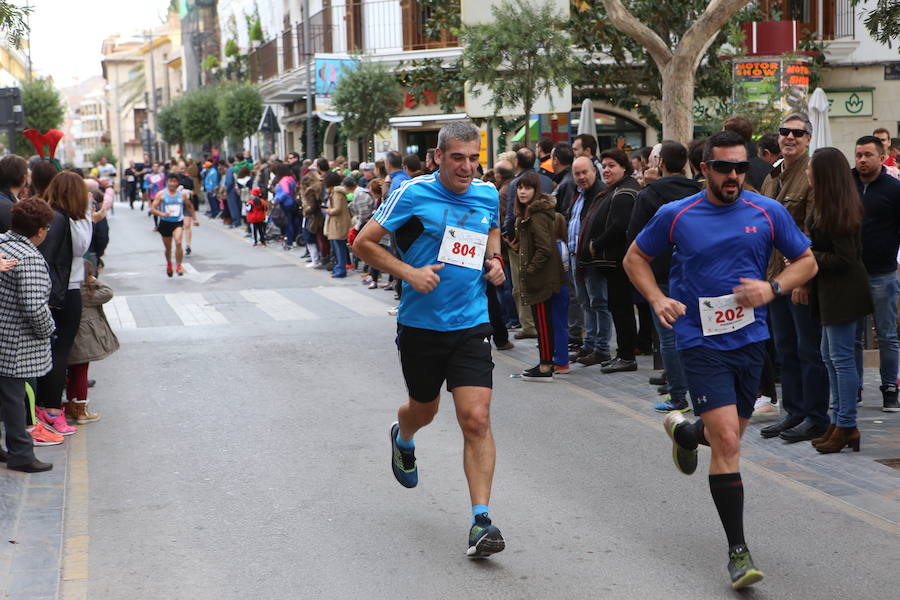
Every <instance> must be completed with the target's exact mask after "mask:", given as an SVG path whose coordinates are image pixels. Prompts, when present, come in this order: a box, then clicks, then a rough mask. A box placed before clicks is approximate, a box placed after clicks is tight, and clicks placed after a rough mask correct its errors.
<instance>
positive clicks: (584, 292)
mask: <svg viewBox="0 0 900 600" xmlns="http://www.w3.org/2000/svg"><path fill="white" fill-rule="evenodd" d="M572 176H573V177H574V179H575V184H576V185H577V186H578V187H577V189H576V193H575V197H574V199H573V200H572V205H571V207H570V208H569V212H568V213H567V214H566V222H567V223H568V239H567V245H568V248H569V265H570V267H569V271H568V272H569V277H570V278H571V279H570V282H569V285H571V286H573V287H574V288H575V291H576V297H577V299H578V305H579V306H580V307H581V311H582V318H583V322H584V340H583V341H582V343H581V346H580V348H579V349H578V350H577V351H576V352H574V353H573V354H571V355H570V356H569V360H570V361H575V362H578V363H580V364H582V365H585V366H591V365H596V364H599V363H602V362H604V361H607V360H609V359H610V356H609V336H610V334H611V333H612V315H611V314H610V312H609V308H608V307H607V290H606V279H605V278H604V277H603V275H601V274H600V273H599V272H598V270H597V269H594V268H587V269H584V268H582V267H579V265H578V246H579V242H580V240H579V237H580V236H581V230H582V227H583V226H584V219H585V217H586V216H587V214H588V212H590V210H591V208H592V207H593V204H594V202H595V201H596V200H597V198H599V197H600V196H602V195H603V194H604V193H605V192H606V185H604V183H603V181H602V180H601V179H600V178H599V177H598V176H597V169H595V168H594V163H593V162H592V161H591V159H590V157H588V156H580V157H578V158H576V159H575V162H573V163H572Z"/></svg>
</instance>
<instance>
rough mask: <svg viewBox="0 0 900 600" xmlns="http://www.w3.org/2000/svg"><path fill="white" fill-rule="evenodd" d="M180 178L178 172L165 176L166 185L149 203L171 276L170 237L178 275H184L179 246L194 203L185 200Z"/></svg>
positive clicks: (167, 272)
mask: <svg viewBox="0 0 900 600" xmlns="http://www.w3.org/2000/svg"><path fill="white" fill-rule="evenodd" d="M180 183H181V178H180V177H179V176H178V173H175V172H172V173H169V175H168V177H166V187H165V188H163V189H162V190H161V191H159V192H157V194H156V197H155V198H154V199H153V204H151V205H150V214H151V215H154V216H156V217H159V225H158V227H157V229H158V231H159V235H161V236H162V241H163V249H164V250H165V253H166V275H168V276H169V277H171V276H172V238H175V263H176V265H177V266H176V271H177V273H178V276H179V277H181V276H183V275H184V267H182V266H181V261H182V260H184V251H183V250H182V247H181V237H182V234H183V232H184V218H185V213H187V218H188V219H193V218H194V217H195V214H194V205H193V203H192V202H191V201H190V200H188V201H186V202H185V198H184V196H185V195H184V194H183V193H182V191H181V190H180V189H179V187H178V186H179V185H180Z"/></svg>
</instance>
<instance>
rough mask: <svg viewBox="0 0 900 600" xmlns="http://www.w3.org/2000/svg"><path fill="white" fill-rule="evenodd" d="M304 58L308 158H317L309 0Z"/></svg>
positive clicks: (305, 3) (306, 1)
mask: <svg viewBox="0 0 900 600" xmlns="http://www.w3.org/2000/svg"><path fill="white" fill-rule="evenodd" d="M302 8H303V13H302V15H301V16H302V17H303V57H304V58H305V59H306V157H307V158H310V159H313V158H315V157H316V132H315V131H314V130H313V85H312V47H311V44H310V39H309V35H310V34H309V0H303V4H302Z"/></svg>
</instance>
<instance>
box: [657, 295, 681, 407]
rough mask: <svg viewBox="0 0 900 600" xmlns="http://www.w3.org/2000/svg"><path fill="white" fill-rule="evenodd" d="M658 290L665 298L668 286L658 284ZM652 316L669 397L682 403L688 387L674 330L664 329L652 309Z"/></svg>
mask: <svg viewBox="0 0 900 600" xmlns="http://www.w3.org/2000/svg"><path fill="white" fill-rule="evenodd" d="M659 289H660V290H662V293H663V294H665V295H666V296H668V295H669V284H667V283H660V284H659ZM650 312H651V314H652V315H653V325H655V326H656V333H657V335H658V336H659V354H660V355H661V356H662V362H663V367H664V368H665V369H666V380H668V382H669V383H668V386H669V395H670V396H672V400H676V401H679V402H680V401H682V400H684V399H686V397H687V391H688V385H687V377H686V376H685V374H684V365H682V364H681V355H680V354H679V353H678V350H677V349H676V348H675V330H674V329H669V328H667V327H665V326H664V325H663V324H662V323H660V322H659V317H658V316H657V314H656V313H655V312H653V309H652V308H651V309H650Z"/></svg>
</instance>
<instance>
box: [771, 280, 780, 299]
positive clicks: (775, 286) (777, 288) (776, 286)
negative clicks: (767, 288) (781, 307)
mask: <svg viewBox="0 0 900 600" xmlns="http://www.w3.org/2000/svg"><path fill="white" fill-rule="evenodd" d="M769 285H771V286H772V293H773V294H775V297H776V298H777V297H778V296H780V295H781V284H780V283H778V282H777V281H775V280H774V279H770V280H769Z"/></svg>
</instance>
